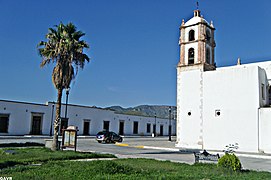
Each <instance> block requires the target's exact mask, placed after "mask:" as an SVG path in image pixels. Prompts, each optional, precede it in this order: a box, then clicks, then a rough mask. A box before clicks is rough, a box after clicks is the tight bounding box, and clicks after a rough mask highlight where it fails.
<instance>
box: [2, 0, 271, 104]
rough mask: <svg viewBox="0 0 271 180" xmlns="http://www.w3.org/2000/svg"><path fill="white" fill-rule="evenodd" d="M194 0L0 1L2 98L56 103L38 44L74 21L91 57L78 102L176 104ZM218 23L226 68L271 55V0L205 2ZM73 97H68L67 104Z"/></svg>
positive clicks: (76, 91)
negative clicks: (183, 33) (185, 26)
mask: <svg viewBox="0 0 271 180" xmlns="http://www.w3.org/2000/svg"><path fill="white" fill-rule="evenodd" d="M195 5H196V1H194V0H84V1H83V0H77V1H71V0H65V1H64V0H58V1H55V0H46V1H41V0H35V1H34V0H28V1H20V0H16V1H15V0H0V22H1V28H0V72H1V88H0V99H6V100H16V101H27V102H36V103H45V102H46V101H56V94H57V92H56V90H55V88H54V86H53V85H52V81H51V73H52V68H53V65H51V66H47V67H45V68H43V69H41V68H40V67H39V64H40V62H41V57H39V55H38V53H37V49H36V45H37V44H38V42H39V41H41V40H45V34H46V33H47V32H48V28H49V27H53V26H54V25H56V24H59V23H60V22H61V21H62V22H63V23H68V22H73V23H74V24H75V25H76V26H77V27H78V29H79V30H81V31H83V32H85V33H86V36H85V37H84V39H85V40H86V41H87V42H88V43H89V44H90V47H91V48H90V49H89V50H88V51H86V53H87V54H88V55H89V56H90V58H91V62H90V63H88V64H86V66H85V68H84V70H82V71H79V74H78V76H77V78H76V80H75V82H74V83H73V84H72V86H71V92H70V96H69V102H70V103H72V104H81V105H90V106H92V105H95V106H99V107H107V106H111V105H121V106H124V107H130V106H135V105H141V104H156V105H175V104H176V65H177V63H178V60H179V46H178V38H179V25H180V24H181V21H182V19H185V21H187V20H188V19H190V18H191V17H192V16H193V10H194V9H195V8H196V6H195ZM200 10H201V11H202V15H203V16H204V18H205V19H206V20H207V21H208V22H210V21H211V20H213V22H214V26H215V28H216V32H215V39H216V44H217V46H216V52H215V53H216V55H215V60H216V63H217V65H218V66H228V65H234V64H236V61H237V58H238V57H240V58H241V61H242V63H251V62H257V61H265V60H271V51H270V42H271V33H270V29H271V23H270V22H269V21H270V19H271V1H270V0H259V1H252V0H251V1H236V0H227V1H217V0H208V1H200ZM64 101H65V97H63V102H64Z"/></svg>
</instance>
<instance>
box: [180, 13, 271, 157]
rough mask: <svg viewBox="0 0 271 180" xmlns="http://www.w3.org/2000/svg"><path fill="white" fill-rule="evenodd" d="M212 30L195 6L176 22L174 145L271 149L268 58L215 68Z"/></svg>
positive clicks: (181, 146) (214, 148)
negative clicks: (177, 48)
mask: <svg viewBox="0 0 271 180" xmlns="http://www.w3.org/2000/svg"><path fill="white" fill-rule="evenodd" d="M214 32H215V27H214V25H213V23H212V21H211V22H210V23H208V22H207V21H206V20H205V19H204V18H203V16H201V12H200V10H199V9H197V10H195V11H194V17H192V18H191V19H190V20H188V21H187V22H185V21H184V20H183V21H182V24H181V26H180V39H179V46H180V60H179V63H178V65H177V142H176V147H179V148H184V149H201V150H203V149H206V150H215V151H216V150H218V151H220V150H223V149H224V148H225V146H226V145H229V144H235V143H237V144H238V146H239V149H238V150H237V151H240V152H255V153H271V140H270V137H271V108H270V102H271V101H270V85H271V61H265V62H260V63H251V64H243V65H241V62H240V60H238V63H237V65H235V66H229V67H220V68H217V67H216V63H215V47H216V43H215V33H214Z"/></svg>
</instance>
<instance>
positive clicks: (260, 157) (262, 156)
mask: <svg viewBox="0 0 271 180" xmlns="http://www.w3.org/2000/svg"><path fill="white" fill-rule="evenodd" d="M115 145H117V146H125V147H132V148H144V149H156V150H164V151H173V152H186V153H191V154H193V153H194V151H193V150H189V149H185V150H182V149H177V148H166V147H155V146H143V145H129V144H123V143H115ZM208 152H210V153H212V154H219V155H221V156H223V155H224V152H216V151H208ZM235 155H236V156H238V157H248V158H257V159H271V155H268V154H246V153H238V152H237V153H235Z"/></svg>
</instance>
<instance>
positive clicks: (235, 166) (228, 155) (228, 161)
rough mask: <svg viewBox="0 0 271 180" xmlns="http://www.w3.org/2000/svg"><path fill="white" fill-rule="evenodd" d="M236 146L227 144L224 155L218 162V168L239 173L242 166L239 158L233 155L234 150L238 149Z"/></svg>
mask: <svg viewBox="0 0 271 180" xmlns="http://www.w3.org/2000/svg"><path fill="white" fill-rule="evenodd" d="M238 148H239V147H238V144H237V143H235V144H229V145H227V146H226V149H225V150H224V152H225V155H224V156H222V157H221V158H220V159H219V160H218V164H217V165H218V167H223V168H227V169H231V170H232V171H241V169H242V164H241V161H240V160H239V158H238V157H237V156H236V155H235V154H234V152H235V150H236V149H238Z"/></svg>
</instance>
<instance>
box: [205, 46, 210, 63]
mask: <svg viewBox="0 0 271 180" xmlns="http://www.w3.org/2000/svg"><path fill="white" fill-rule="evenodd" d="M206 63H208V64H210V49H209V48H207V49H206Z"/></svg>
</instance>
